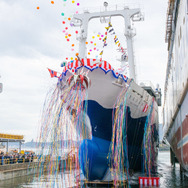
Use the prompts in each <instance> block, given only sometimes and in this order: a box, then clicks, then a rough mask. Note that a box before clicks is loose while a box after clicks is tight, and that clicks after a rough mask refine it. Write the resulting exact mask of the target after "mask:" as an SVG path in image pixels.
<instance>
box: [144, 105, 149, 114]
mask: <svg viewBox="0 0 188 188" xmlns="http://www.w3.org/2000/svg"><path fill="white" fill-rule="evenodd" d="M147 110H148V104H146V105H145V106H144V109H143V112H144V113H146V112H147Z"/></svg>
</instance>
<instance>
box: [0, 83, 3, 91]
mask: <svg viewBox="0 0 188 188" xmlns="http://www.w3.org/2000/svg"><path fill="white" fill-rule="evenodd" d="M2 91H3V84H2V83H0V93H2Z"/></svg>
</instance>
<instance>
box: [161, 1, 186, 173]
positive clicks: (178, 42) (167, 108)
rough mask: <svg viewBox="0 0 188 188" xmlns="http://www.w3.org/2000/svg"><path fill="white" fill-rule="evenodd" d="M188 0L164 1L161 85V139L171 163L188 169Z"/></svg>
mask: <svg viewBox="0 0 188 188" xmlns="http://www.w3.org/2000/svg"><path fill="white" fill-rule="evenodd" d="M187 13H188V1H186V0H182V1H180V0H174V1H169V2H168V10H167V22H166V38H165V41H166V43H167V47H168V48H167V49H168V61H167V69H166V80H165V87H164V104H163V130H164V139H163V141H164V142H166V141H167V142H166V143H169V144H170V147H171V150H170V153H171V163H172V164H175V162H179V163H180V166H181V168H182V169H184V170H186V171H187V170H188V136H187V135H188V63H187V62H188V53H187V52H188V15H187Z"/></svg>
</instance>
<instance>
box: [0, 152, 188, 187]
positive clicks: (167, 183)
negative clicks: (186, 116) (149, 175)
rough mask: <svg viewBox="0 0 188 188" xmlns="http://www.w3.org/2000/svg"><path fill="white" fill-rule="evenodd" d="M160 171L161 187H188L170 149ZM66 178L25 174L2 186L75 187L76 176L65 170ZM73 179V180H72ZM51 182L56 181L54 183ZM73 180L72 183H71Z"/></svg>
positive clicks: (163, 154) (162, 155) (0, 184)
mask: <svg viewBox="0 0 188 188" xmlns="http://www.w3.org/2000/svg"><path fill="white" fill-rule="evenodd" d="M158 173H159V177H160V184H161V185H160V187H161V188H171V187H172V188H188V178H187V177H186V176H183V175H181V174H180V166H179V164H176V166H175V167H172V166H171V164H170V153H169V152H168V151H163V152H159V158H158ZM63 177H64V179H63V180H62V179H60V175H59V176H57V178H56V181H54V180H55V176H51V177H50V179H47V176H45V175H44V176H41V177H40V178H37V177H34V176H25V177H19V178H14V179H11V180H8V181H7V180H6V181H1V182H0V188H46V187H49V188H50V187H55V188H62V187H73V186H74V177H73V174H70V173H67V172H64V173H63ZM70 179H71V180H73V181H72V182H71V181H70ZM51 182H55V183H54V184H52V183H51ZM69 182H71V183H69ZM131 187H133V188H138V187H139V185H138V184H137V185H132V186H131Z"/></svg>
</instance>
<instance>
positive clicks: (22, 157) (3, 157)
mask: <svg viewBox="0 0 188 188" xmlns="http://www.w3.org/2000/svg"><path fill="white" fill-rule="evenodd" d="M35 158H36V155H35V154H34V153H28V154H20V153H11V154H4V153H3V152H1V153H0V165H4V164H15V163H25V162H33V160H34V159H35Z"/></svg>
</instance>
